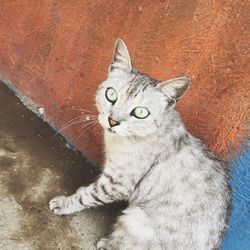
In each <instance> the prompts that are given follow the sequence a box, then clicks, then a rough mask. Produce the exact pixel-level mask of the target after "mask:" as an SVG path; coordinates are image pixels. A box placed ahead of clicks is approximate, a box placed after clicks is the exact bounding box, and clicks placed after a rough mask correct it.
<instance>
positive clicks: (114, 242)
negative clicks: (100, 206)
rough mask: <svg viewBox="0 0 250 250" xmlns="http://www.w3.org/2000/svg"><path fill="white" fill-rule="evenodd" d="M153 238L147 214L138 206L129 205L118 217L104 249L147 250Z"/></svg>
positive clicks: (153, 233) (152, 229)
mask: <svg viewBox="0 0 250 250" xmlns="http://www.w3.org/2000/svg"><path fill="white" fill-rule="evenodd" d="M154 238H155V231H154V228H153V225H152V221H151V219H150V218H149V217H148V216H147V214H146V213H145V212H144V211H143V210H142V209H141V208H139V207H129V208H127V209H126V210H125V211H124V214H123V215H122V216H120V217H119V218H118V221H117V223H116V224H115V229H114V232H113V233H112V234H111V236H110V238H109V239H108V240H107V241H106V242H105V243H106V245H105V247H106V248H104V249H107V250H131V249H133V250H148V249H150V245H151V243H152V241H153V240H154ZM155 250H157V249H155Z"/></svg>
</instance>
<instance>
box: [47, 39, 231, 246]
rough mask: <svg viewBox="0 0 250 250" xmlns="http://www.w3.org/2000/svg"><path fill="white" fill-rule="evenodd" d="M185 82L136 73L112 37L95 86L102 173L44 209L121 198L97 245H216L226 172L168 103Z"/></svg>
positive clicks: (64, 209)
mask: <svg viewBox="0 0 250 250" xmlns="http://www.w3.org/2000/svg"><path fill="white" fill-rule="evenodd" d="M189 83H190V79H188V78H185V77H182V78H175V79H173V80H170V81H167V82H165V83H159V82H158V81H155V80H153V79H151V78H150V77H148V76H146V75H144V74H141V73H139V72H138V71H136V70H134V69H133V68H132V66H131V62H130V58H129V55H128V52H127V49H126V46H125V44H124V43H123V42H122V41H121V40H118V41H117V43H116V47H115V53H114V58H113V63H112V65H111V67H110V72H109V76H108V79H107V80H106V81H105V82H103V83H102V84H101V86H100V87H99V89H98V93H97V107H98V110H99V113H100V115H99V120H100V123H101V124H102V126H103V127H104V128H105V132H104V135H105V136H104V137H105V152H106V162H105V166H104V169H103V173H102V175H101V176H100V178H99V179H98V180H97V181H96V182H95V183H93V184H91V185H90V186H88V187H82V188H80V189H79V190H78V191H77V192H76V194H74V195H72V196H70V197H56V198H54V199H53V200H52V201H51V202H50V208H51V210H52V211H53V212H54V213H55V214H58V215H62V214H71V213H74V212H77V211H80V210H83V209H85V208H89V207H93V206H97V205H102V204H105V203H109V202H113V201H118V200H127V201H128V203H129V206H128V208H127V209H126V210H125V211H124V212H123V215H122V216H120V217H119V218H118V221H117V223H116V225H115V229H114V232H113V233H112V235H111V236H110V237H109V238H106V239H103V240H101V241H100V242H99V243H98V246H97V247H98V249H107V250H118V249H120V250H125V249H128V250H131V249H133V250H144V249H148V250H161V249H162V250H164V249H169V250H171V249H178V250H179V249H180V250H181V249H183V250H184V249H185V250H189V249H190V250H191V249H192V250H196V249H197V250H207V249H209V250H210V249H216V248H218V247H219V246H220V243H221V239H222V236H223V233H224V231H225V228H226V222H227V217H228V212H229V205H230V204H229V203H230V189H229V187H228V175H227V173H226V170H225V168H224V166H223V164H222V163H221V161H219V160H218V159H217V158H216V157H214V156H213V154H212V153H211V152H209V151H208V150H207V149H206V148H205V147H204V146H203V145H202V144H201V142H200V141H199V140H197V139H196V138H194V137H193V136H191V135H190V134H189V133H188V132H187V131H186V129H185V127H184V125H183V123H182V121H181V119H180V117H179V114H178V113H177V111H176V110H175V109H174V106H175V103H176V101H177V100H178V99H179V98H180V97H181V96H182V95H183V93H184V92H185V91H186V90H187V88H188V85H189ZM114 88H115V92H114ZM108 89H111V93H108V92H107V90H108ZM105 96H106V97H105ZM114 96H115V97H114ZM107 99H108V101H107ZM138 107H139V109H137V110H135V109H136V108H138Z"/></svg>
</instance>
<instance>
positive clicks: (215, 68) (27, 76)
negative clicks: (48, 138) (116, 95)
mask: <svg viewBox="0 0 250 250" xmlns="http://www.w3.org/2000/svg"><path fill="white" fill-rule="evenodd" d="M248 16H249V10H247V1H233V0H232V1H228V0H227V1H223V0H207V1H204V0H198V1H195V0H165V1H164V0H160V1H152V0H149V1H148V0H145V1H139V0H134V1H124V0H121V1H115V0H110V1H108V0H103V1H96V0H93V1H87V0H85V1H80V0H79V1H76V0H69V1H57V0H43V1H31V0H22V1H10V0H1V11H0V73H1V74H2V75H3V76H4V77H5V79H8V80H9V81H10V82H11V83H12V84H13V85H14V86H15V88H16V89H17V90H18V91H20V92H21V93H22V94H23V95H24V96H26V97H28V98H29V99H30V100H31V101H33V102H35V103H36V104H37V105H38V106H42V107H44V108H45V119H47V120H48V121H49V122H50V123H51V124H52V125H53V126H55V127H56V128H61V127H62V126H63V125H64V124H65V123H66V122H67V121H69V120H70V119H72V118H74V117H75V116H77V115H79V111H77V110H75V108H84V109H89V110H92V111H96V110H95V106H94V95H95V91H96V88H97V86H98V84H99V82H100V81H101V80H102V79H104V78H105V76H106V72H107V68H108V65H109V63H110V60H111V55H112V48H113V45H114V41H115V39H116V38H117V37H121V38H123V39H124V40H125V42H126V43H127V46H128V48H129V50H130V53H131V56H132V59H133V62H134V65H135V66H136V67H137V68H139V70H141V71H143V72H146V73H148V74H150V75H151V76H153V77H154V78H157V79H160V80H166V79H169V78H171V77H175V76H179V75H189V76H191V77H193V84H192V87H191V88H190V91H189V93H188V94H187V95H186V96H185V97H184V99H183V100H181V101H180V103H179V104H178V109H179V111H180V112H181V113H182V117H183V119H184V121H185V122H186V124H187V127H188V129H189V130H190V131H191V132H192V133H193V134H194V135H196V136H198V137H200V138H201V139H203V140H204V141H205V143H207V144H208V145H209V146H210V147H211V148H212V149H213V150H214V151H215V152H217V153H219V154H221V155H223V154H225V153H228V151H229V146H228V143H230V142H231V141H234V142H236V144H237V142H238V138H240V136H241V135H242V133H244V131H246V126H245V123H246V121H247V119H249V116H248V115H249V113H250V110H249V100H250V94H249V93H250V84H249V74H248V75H247V70H248V69H249V61H248V63H247V53H249V51H248V50H247V46H248V45H249V41H250V36H249V32H247V31H249V28H250V27H249V22H247V19H248ZM248 56H249V54H248ZM81 131H82V128H81V126H80V125H78V126H77V125H75V126H72V127H71V128H69V129H67V130H65V132H64V134H65V136H66V137H67V138H69V139H70V141H72V142H73V143H74V144H75V145H76V146H77V147H78V148H79V149H80V150H81V151H83V152H84V153H85V154H86V155H87V156H89V157H90V158H91V159H94V160H96V161H98V162H100V160H101V158H102V146H101V128H100V127H95V128H93V129H90V130H89V131H87V132H86V134H85V135H84V136H83V137H81V138H78V136H79V134H80V133H81Z"/></svg>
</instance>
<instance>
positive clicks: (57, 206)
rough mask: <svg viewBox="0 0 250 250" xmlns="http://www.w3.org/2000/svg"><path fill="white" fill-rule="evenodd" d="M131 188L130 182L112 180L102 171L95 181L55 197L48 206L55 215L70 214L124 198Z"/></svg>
mask: <svg viewBox="0 0 250 250" xmlns="http://www.w3.org/2000/svg"><path fill="white" fill-rule="evenodd" d="M132 190H133V186H132V185H131V184H130V183H127V182H124V183H123V182H122V181H117V180H114V179H113V178H112V177H111V176H110V175H108V174H106V173H103V174H102V175H101V176H100V178H99V179H98V180H97V181H96V182H95V183H92V184H91V185H89V186H88V187H81V188H79V189H78V190H77V191H76V193H75V194H73V195H71V196H68V197H65V196H59V197H55V198H54V199H52V200H51V201H50V202H49V208H50V210H51V211H52V212H53V213H54V214H57V215H67V214H72V213H75V212H78V211H81V210H83V209H86V208H90V207H95V206H98V205H103V204H106V203H111V202H113V201H118V200H126V199H127V198H128V195H129V194H130V193H131V192H132Z"/></svg>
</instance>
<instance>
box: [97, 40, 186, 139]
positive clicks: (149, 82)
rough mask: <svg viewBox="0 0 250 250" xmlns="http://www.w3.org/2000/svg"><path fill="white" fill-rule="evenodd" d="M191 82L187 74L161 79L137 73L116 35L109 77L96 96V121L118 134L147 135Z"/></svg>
mask: <svg viewBox="0 0 250 250" xmlns="http://www.w3.org/2000/svg"><path fill="white" fill-rule="evenodd" d="M190 83H191V79H190V78H188V77H178V78H174V79H171V80H168V81H164V82H160V81H156V80H154V79H152V78H151V77H149V76H147V75H145V74H142V73H140V72H138V71H137V70H136V69H134V68H133V67H132V63H131V59H130V56H129V52H128V49H127V47H126V45H125V43H124V42H123V41H122V40H121V39H119V38H118V39H117V41H116V43H115V48H114V53H113V60H112V63H111V65H110V67H109V72H108V77H107V79H106V80H105V81H104V82H102V83H101V85H100V86H99V88H98V91H97V95H96V104H97V109H98V111H99V122H100V124H101V125H102V126H103V128H104V129H107V130H108V131H109V132H110V133H113V134H116V135H118V136H137V137H138V136H139V137H143V136H147V135H149V134H151V133H154V132H155V131H156V130H157V129H158V128H159V126H161V124H162V123H163V122H164V120H166V119H167V113H168V112H169V111H170V110H171V109H172V108H174V106H175V104H176V102H177V101H178V100H179V99H180V97H181V96H182V95H183V94H184V93H185V92H186V91H187V89H188V87H189V85H190Z"/></svg>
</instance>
